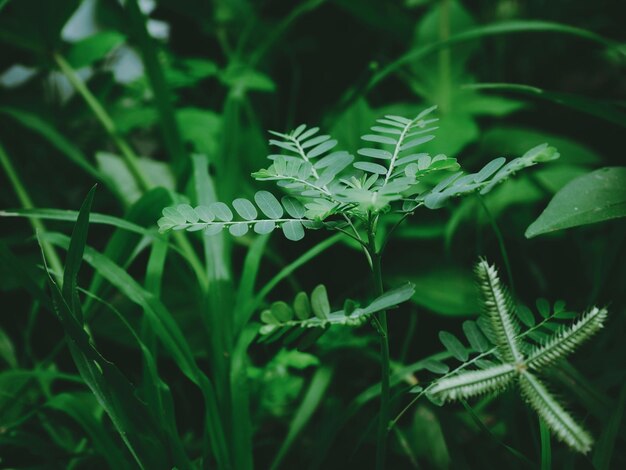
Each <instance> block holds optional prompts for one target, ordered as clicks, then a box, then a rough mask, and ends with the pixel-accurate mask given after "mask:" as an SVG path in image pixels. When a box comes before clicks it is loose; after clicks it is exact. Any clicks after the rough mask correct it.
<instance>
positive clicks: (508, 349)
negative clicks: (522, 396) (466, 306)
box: [476, 259, 523, 363]
mask: <svg viewBox="0 0 626 470" xmlns="http://www.w3.org/2000/svg"><path fill="white" fill-rule="evenodd" d="M476 276H477V277H478V282H479V287H480V292H481V294H482V302H483V306H484V311H485V314H486V316H487V318H488V319H489V329H488V331H487V332H486V333H488V336H489V339H490V340H491V342H493V343H494V344H495V345H496V346H497V348H498V353H499V355H500V356H501V358H502V359H503V361H505V362H512V363H519V362H521V361H522V360H523V356H522V353H521V351H520V344H519V339H518V335H519V331H520V328H519V323H518V322H517V318H516V317H515V315H514V309H515V306H514V305H513V301H512V299H511V296H510V295H509V293H508V291H507V289H506V288H505V287H504V286H503V285H502V283H501V282H500V278H499V276H498V271H497V269H496V268H495V266H492V265H490V264H489V263H488V262H487V260H485V259H481V260H480V261H479V262H478V264H477V265H476Z"/></svg>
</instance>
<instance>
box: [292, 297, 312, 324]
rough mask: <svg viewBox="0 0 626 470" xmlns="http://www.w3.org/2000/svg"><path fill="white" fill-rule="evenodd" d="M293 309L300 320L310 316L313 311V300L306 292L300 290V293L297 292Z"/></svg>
mask: <svg viewBox="0 0 626 470" xmlns="http://www.w3.org/2000/svg"><path fill="white" fill-rule="evenodd" d="M293 309H294V311H295V313H296V317H298V319H299V320H306V319H308V318H310V316H311V313H312V310H311V302H310V300H309V296H308V295H307V294H306V292H298V294H296V298H295V299H294V301H293Z"/></svg>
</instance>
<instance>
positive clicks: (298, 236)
mask: <svg viewBox="0 0 626 470" xmlns="http://www.w3.org/2000/svg"><path fill="white" fill-rule="evenodd" d="M282 229H283V233H284V234H285V237H286V238H287V239H288V240H291V241H294V242H297V241H298V240H302V239H303V238H304V228H303V227H302V224H301V223H300V221H298V220H289V221H287V222H284V223H283V225H282Z"/></svg>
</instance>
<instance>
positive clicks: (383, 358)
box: [367, 220, 390, 470]
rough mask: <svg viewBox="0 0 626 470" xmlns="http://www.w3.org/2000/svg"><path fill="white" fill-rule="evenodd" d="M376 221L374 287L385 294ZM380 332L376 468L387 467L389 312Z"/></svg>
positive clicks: (371, 243)
mask: <svg viewBox="0 0 626 470" xmlns="http://www.w3.org/2000/svg"><path fill="white" fill-rule="evenodd" d="M375 226H376V222H375V220H374V222H373V223H371V224H370V227H369V228H368V234H367V236H368V251H369V254H370V259H371V260H372V274H373V278H374V288H375V290H376V295H382V294H383V274H382V267H381V258H382V255H381V253H380V252H379V251H377V249H376V238H375V233H376V228H375ZM377 326H378V333H379V336H380V372H381V378H380V387H381V390H380V412H379V417H378V436H377V444H376V469H377V470H382V469H383V468H385V456H386V454H387V432H388V419H389V389H390V385H389V374H390V359H389V336H388V332H387V312H385V311H383V312H380V313H379V314H378V315H377Z"/></svg>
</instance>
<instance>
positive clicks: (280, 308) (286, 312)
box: [270, 301, 293, 322]
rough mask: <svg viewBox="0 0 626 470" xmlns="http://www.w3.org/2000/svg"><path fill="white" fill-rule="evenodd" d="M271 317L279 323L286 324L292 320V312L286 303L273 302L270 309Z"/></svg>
mask: <svg viewBox="0 0 626 470" xmlns="http://www.w3.org/2000/svg"><path fill="white" fill-rule="evenodd" d="M270 310H271V312H272V316H273V317H274V318H276V319H277V320H278V321H279V322H288V321H289V320H291V319H292V318H293V310H292V309H291V307H290V306H289V305H287V303H286V302H283V301H278V302H274V303H273V304H272V306H271V308H270Z"/></svg>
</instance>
